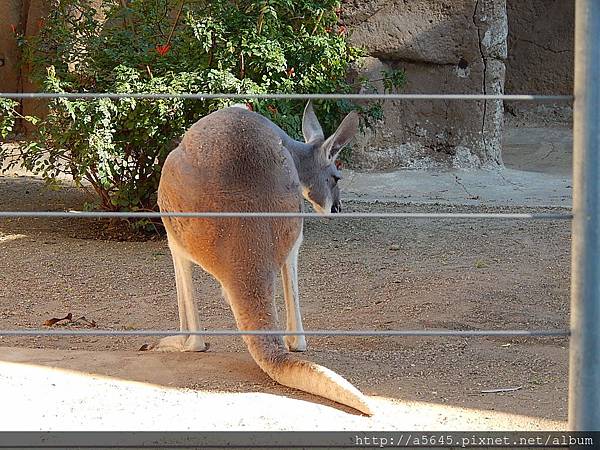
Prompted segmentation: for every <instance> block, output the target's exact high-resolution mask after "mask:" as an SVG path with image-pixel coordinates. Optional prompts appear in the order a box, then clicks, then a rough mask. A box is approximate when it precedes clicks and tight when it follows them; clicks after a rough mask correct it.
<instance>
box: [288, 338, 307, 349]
mask: <svg viewBox="0 0 600 450" xmlns="http://www.w3.org/2000/svg"><path fill="white" fill-rule="evenodd" d="M284 340H285V344H286V345H287V348H288V350H289V351H290V352H305V351H306V338H305V337H304V336H285V337H284Z"/></svg>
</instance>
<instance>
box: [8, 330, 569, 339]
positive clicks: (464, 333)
mask: <svg viewBox="0 0 600 450" xmlns="http://www.w3.org/2000/svg"><path fill="white" fill-rule="evenodd" d="M189 335H194V336H379V337H407V336H420V337H426V336H457V337H481V336H484V337H485V336H501V337H519V336H525V337H564V336H569V335H570V332H569V330H314V331H302V332H298V331H280V330H247V331H241V330H205V331H168V330H32V329H25V330H0V336H5V337H8V336H40V337H42V336H71V337H72V336H189Z"/></svg>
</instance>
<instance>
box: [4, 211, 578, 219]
mask: <svg viewBox="0 0 600 450" xmlns="http://www.w3.org/2000/svg"><path fill="white" fill-rule="evenodd" d="M18 217H37V218H62V219H66V218H71V219H73V218H74V219H83V218H86V219H126V218H160V217H188V218H196V219H200V218H208V217H224V218H235V217H253V218H306V219H323V218H327V219H508V220H571V219H573V214H567V213H409V212H406V213H391V212H390V213H386V212H382V213H361V212H348V213H334V214H320V213H295V212H218V211H215V212H112V211H98V212H91V211H0V219H2V218H18Z"/></svg>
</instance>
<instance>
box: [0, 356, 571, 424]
mask: <svg viewBox="0 0 600 450" xmlns="http://www.w3.org/2000/svg"><path fill="white" fill-rule="evenodd" d="M184 356H185V355H184ZM202 357H204V358H224V357H225V358H227V359H228V360H230V363H231V364H232V365H238V366H242V367H244V366H245V365H246V364H247V362H248V361H247V360H248V356H247V355H246V354H239V353H237V354H236V353H227V354H221V355H215V354H211V353H206V354H205V355H202ZM163 360H164V354H159V353H147V352H144V353H143V355H140V354H139V353H136V352H94V351H64V350H52V349H43V350H38V349H26V348H22V349H16V348H8V347H0V398H2V400H3V404H4V405H5V406H6V405H13V406H12V407H10V413H6V414H3V415H2V420H1V421H0V431H9V430H10V431H40V430H43V431H86V430H94V431H122V430H128V431H156V430H161V431H218V430H228V431H262V430H269V431H343V430H361V431H366V430H377V431H394V430H398V429H402V430H407V431H408V430H423V431H425V430H426V431H464V430H469V431H478V430H481V431H502V430H515V431H517V430H519V431H525V430H546V431H549V430H561V429H565V428H566V423H565V422H559V421H552V420H547V419H542V418H539V417H535V416H523V415H515V414H507V413H500V412H497V411H490V410H475V409H467V408H461V407H457V406H449V405H443V404H435V403H422V402H414V401H403V400H399V399H392V398H385V397H376V396H370V397H369V400H370V402H371V404H372V408H373V410H374V412H375V414H374V416H373V417H365V416H361V415H359V414H356V413H352V412H348V411H346V410H344V409H343V408H339V407H338V406H337V405H336V404H334V403H332V402H320V401H319V398H318V397H313V396H310V395H308V394H303V393H299V394H300V395H296V393H295V392H296V391H293V390H287V391H286V388H283V387H281V386H278V385H275V389H276V390H275V391H273V390H270V391H271V392H270V393H265V392H248V391H246V392H243V391H241V392H240V391H238V392H235V390H234V392H231V391H230V392H219V391H217V390H210V389H202V388H198V389H179V388H173V387H168V386H165V385H161V384H158V383H157V381H158V380H157V379H156V376H157V373H156V372H159V374H158V375H160V374H161V373H162V376H163V377H164V375H165V374H168V372H169V371H168V370H166V369H165V363H164V361H163ZM219 366H220V365H218V364H217V367H219ZM212 367H213V365H212V364H211V363H210V362H207V364H206V365H203V366H199V365H198V364H197V361H195V358H193V357H190V358H182V360H181V361H179V362H178V364H177V370H178V371H183V372H186V373H196V375H198V373H201V372H202V371H206V370H208V371H211V370H214V369H211V368H212ZM115 368H116V369H115ZM113 369H114V370H117V371H118V373H119V376H107V375H106V371H107V370H113ZM253 371H254V369H253V370H251V371H250V372H253ZM152 372H154V373H152ZM150 373H151V375H149V374H150ZM213 375H214V374H213ZM149 376H150V377H154V380H155V382H154V383H149V382H140V381H133V380H140V379H148V377H149ZM235 376H236V375H235V372H234V375H233V377H234V378H235ZM220 378H222V379H223V383H226V384H227V383H228V382H230V381H233V379H232V375H230V374H229V372H228V371H222V372H221V374H220ZM200 379H201V378H200ZM163 381H164V382H168V378H165V380H163ZM261 390H263V391H264V386H263V387H262V388H261ZM277 390H278V391H279V392H277ZM315 400H316V401H315ZM4 411H5V412H8V409H6V407H5V408H4Z"/></svg>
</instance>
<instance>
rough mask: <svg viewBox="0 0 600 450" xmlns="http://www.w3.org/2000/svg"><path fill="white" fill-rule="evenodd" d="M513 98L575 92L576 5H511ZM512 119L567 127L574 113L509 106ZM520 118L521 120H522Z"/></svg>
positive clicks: (533, 1)
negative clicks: (521, 95) (515, 95)
mask: <svg viewBox="0 0 600 450" xmlns="http://www.w3.org/2000/svg"><path fill="white" fill-rule="evenodd" d="M507 13H508V26H509V34H508V60H507V62H506V92H507V93H509V94H525V93H527V94H530V93H534V94H547V95H549V94H560V95H569V94H571V93H572V92H573V64H574V51H573V47H574V40H575V39H574V37H575V36H574V33H575V1H574V0H528V1H522V0H507ZM506 110H507V112H508V113H509V115H508V116H507V117H508V118H509V119H512V118H515V119H517V121H524V122H525V123H526V124H536V123H537V122H542V124H544V125H545V124H546V123H548V122H559V123H560V122H565V123H570V121H571V119H572V108H571V106H570V105H568V104H565V103H560V104H547V103H546V104H536V103H514V102H513V103H508V102H507V104H506ZM519 119H520V120H519Z"/></svg>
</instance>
